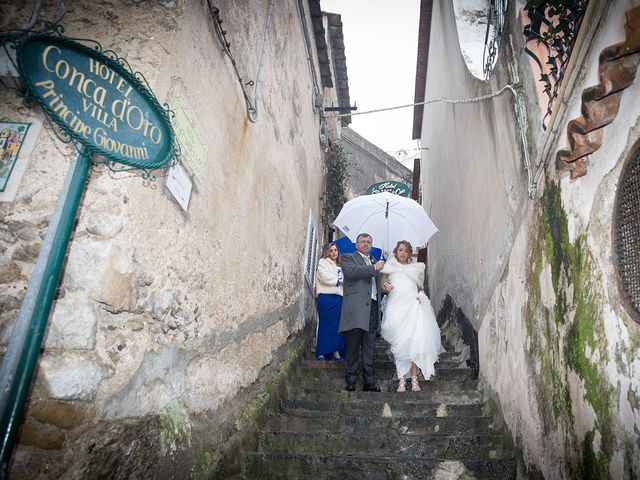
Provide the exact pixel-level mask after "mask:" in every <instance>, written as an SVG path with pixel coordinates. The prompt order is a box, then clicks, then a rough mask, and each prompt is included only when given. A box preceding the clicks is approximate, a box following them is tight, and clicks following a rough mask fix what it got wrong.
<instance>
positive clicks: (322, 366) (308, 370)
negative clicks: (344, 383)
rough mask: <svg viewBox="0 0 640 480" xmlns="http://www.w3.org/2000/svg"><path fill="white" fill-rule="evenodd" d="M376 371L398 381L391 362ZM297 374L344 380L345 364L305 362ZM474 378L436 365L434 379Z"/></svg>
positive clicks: (463, 370) (465, 371)
mask: <svg viewBox="0 0 640 480" xmlns="http://www.w3.org/2000/svg"><path fill="white" fill-rule="evenodd" d="M374 371H375V376H376V378H378V379H394V380H395V379H397V373H396V367H395V365H394V364H393V363H391V362H375V363H374ZM296 374H297V375H298V376H300V375H307V376H312V377H316V378H322V379H327V380H331V379H333V378H342V379H344V362H324V361H315V360H303V361H302V363H301V364H300V365H299V366H298V368H297V372H296ZM474 376H475V373H474V371H473V370H472V369H471V368H466V367H465V368H457V367H454V368H450V367H441V366H437V365H436V372H435V376H434V377H432V378H434V379H438V380H446V381H450V382H460V381H465V380H473V379H474V378H473V377H474ZM358 378H361V375H360V374H358Z"/></svg>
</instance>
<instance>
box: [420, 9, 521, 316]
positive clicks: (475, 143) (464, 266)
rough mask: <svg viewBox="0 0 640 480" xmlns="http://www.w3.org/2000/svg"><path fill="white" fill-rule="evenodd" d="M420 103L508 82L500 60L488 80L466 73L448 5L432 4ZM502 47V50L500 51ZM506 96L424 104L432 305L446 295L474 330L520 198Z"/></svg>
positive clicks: (479, 91) (518, 160)
mask: <svg viewBox="0 0 640 480" xmlns="http://www.w3.org/2000/svg"><path fill="white" fill-rule="evenodd" d="M432 18H433V20H432V24H431V41H430V48H429V67H428V73H427V85H426V95H425V99H426V100H429V99H434V98H438V97H445V98H454V99H455V98H474V97H478V96H481V95H485V94H487V93H490V92H492V91H496V90H498V89H499V88H501V87H503V86H504V85H506V84H509V83H510V82H511V80H510V78H509V75H508V71H507V65H506V62H499V65H497V66H496V70H495V72H494V74H493V76H492V78H491V81H489V82H481V81H480V80H478V79H477V78H475V77H473V76H472V75H471V73H470V72H469V71H468V70H467V67H466V65H465V62H464V59H463V58H462V54H461V53H460V50H459V49H457V48H453V47H451V46H454V47H457V45H458V40H457V36H456V35H457V33H456V28H455V18H454V14H453V9H452V5H451V1H450V0H440V1H434V2H433V17H432ZM504 43H506V42H503V46H502V49H503V52H504V49H505V45H504ZM510 95H511V94H510V93H508V92H505V93H504V94H502V95H501V96H499V97H495V98H493V99H492V100H488V101H484V102H480V103H462V104H450V103H443V102H440V103H433V104H430V105H425V108H424V117H423V127H422V146H423V147H426V148H428V149H429V150H428V151H426V152H427V153H423V158H422V169H423V170H422V171H423V173H422V181H423V205H424V207H425V210H426V211H427V213H429V215H430V216H431V218H432V220H433V222H434V223H435V224H436V226H437V227H438V229H439V230H440V232H439V233H438V234H436V235H435V236H434V237H433V238H432V239H431V240H430V241H429V271H430V274H429V278H430V285H429V287H430V292H431V299H432V302H433V303H434V305H436V306H437V305H440V304H441V303H442V301H443V300H444V298H445V295H446V294H447V293H449V294H451V296H452V297H453V298H454V299H455V300H456V302H457V303H458V306H460V307H461V308H462V309H463V310H464V311H465V313H466V315H467V316H468V317H469V318H470V320H471V321H472V322H473V324H474V325H475V327H476V328H478V327H479V326H480V319H481V315H482V312H483V311H484V309H485V308H486V301H487V298H488V295H489V292H491V290H492V289H493V287H494V285H495V283H496V282H497V280H498V278H499V277H500V275H501V274H502V270H503V268H504V264H505V262H506V259H507V257H508V252H509V248H510V244H511V241H512V239H513V236H514V232H515V229H516V228H517V226H518V215H517V212H518V211H519V209H520V208H521V206H522V204H523V199H524V197H525V196H526V185H525V181H524V178H525V176H524V172H523V170H524V169H523V162H522V155H521V153H520V151H521V149H520V146H519V139H518V133H517V130H516V128H515V120H514V114H513V108H512V98H511V96H510Z"/></svg>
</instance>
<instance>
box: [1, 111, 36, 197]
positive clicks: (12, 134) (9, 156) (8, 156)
mask: <svg viewBox="0 0 640 480" xmlns="http://www.w3.org/2000/svg"><path fill="white" fill-rule="evenodd" d="M28 130H29V124H28V123H10V122H0V192H4V191H6V190H7V185H8V184H9V179H10V178H11V174H12V173H13V170H14V167H15V165H16V163H17V161H18V154H19V153H20V149H21V148H22V144H23V143H24V140H25V138H26V136H27V131H28Z"/></svg>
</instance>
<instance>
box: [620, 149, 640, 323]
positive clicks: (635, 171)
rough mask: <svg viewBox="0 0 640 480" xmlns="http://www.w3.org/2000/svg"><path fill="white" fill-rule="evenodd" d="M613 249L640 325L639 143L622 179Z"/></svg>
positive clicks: (627, 297)
mask: <svg viewBox="0 0 640 480" xmlns="http://www.w3.org/2000/svg"><path fill="white" fill-rule="evenodd" d="M613 249H614V263H615V267H616V271H617V280H618V287H619V288H620V291H621V293H622V298H623V304H624V305H625V307H626V308H627V310H628V311H629V313H630V314H631V317H632V318H633V319H634V320H635V321H636V322H638V323H640V142H638V144H636V147H635V149H634V150H633V153H632V155H631V158H630V159H629V160H627V163H626V165H625V166H624V167H623V168H622V174H621V175H620V182H619V183H618V191H617V193H616V202H615V207H614V213H613Z"/></svg>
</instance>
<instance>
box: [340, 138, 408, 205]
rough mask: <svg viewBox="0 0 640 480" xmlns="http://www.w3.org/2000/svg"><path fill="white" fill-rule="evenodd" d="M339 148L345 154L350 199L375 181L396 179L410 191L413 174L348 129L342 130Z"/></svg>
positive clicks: (363, 192) (365, 191)
mask: <svg viewBox="0 0 640 480" xmlns="http://www.w3.org/2000/svg"><path fill="white" fill-rule="evenodd" d="M341 140H342V143H341V145H342V148H343V149H344V151H345V153H346V154H347V161H348V165H349V166H348V169H347V172H348V173H349V180H348V188H347V196H348V197H349V199H351V198H355V197H357V196H359V195H365V194H366V193H367V188H369V187H370V186H371V185H373V184H374V183H377V182H383V181H385V180H395V181H397V182H402V183H404V184H405V185H407V186H409V188H411V179H412V175H413V173H412V172H411V170H409V169H408V168H407V167H405V166H404V165H402V164H401V163H400V162H398V161H397V160H396V159H395V158H393V157H392V156H391V155H389V154H388V153H385V152H384V150H382V149H380V148H378V147H376V146H375V145H374V144H373V143H371V142H369V141H368V140H367V139H366V138H364V137H362V136H361V135H359V134H358V133H356V132H355V131H354V130H352V129H350V128H343V129H342V134H341Z"/></svg>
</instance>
